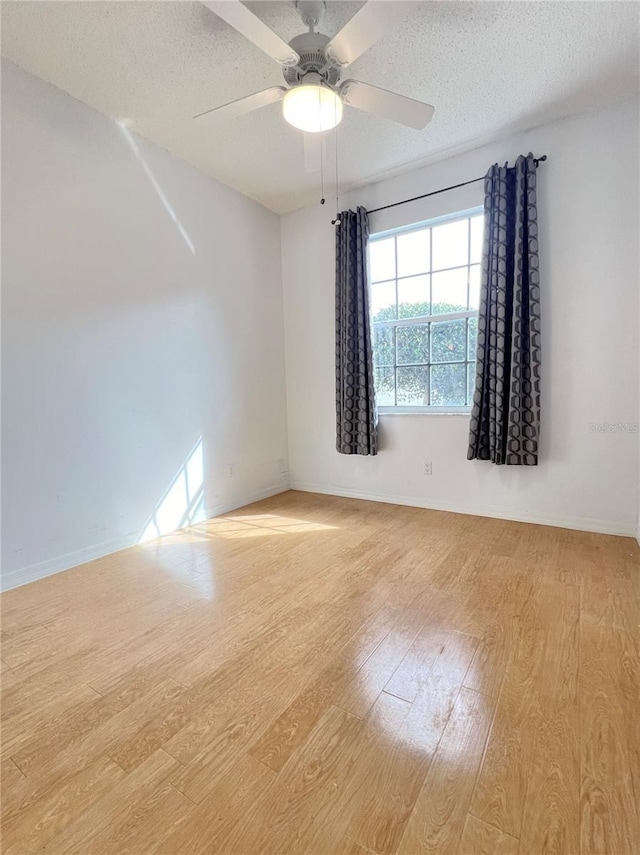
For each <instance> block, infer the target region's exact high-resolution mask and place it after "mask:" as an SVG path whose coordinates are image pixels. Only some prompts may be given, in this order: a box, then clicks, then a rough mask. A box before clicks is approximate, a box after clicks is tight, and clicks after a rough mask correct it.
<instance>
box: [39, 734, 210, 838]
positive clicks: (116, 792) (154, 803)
mask: <svg viewBox="0 0 640 855" xmlns="http://www.w3.org/2000/svg"><path fill="white" fill-rule="evenodd" d="M176 765H177V763H176V761H175V760H174V759H173V758H171V757H169V755H168V754H165V752H163V751H158V752H156V753H155V754H153V755H152V756H151V757H149V758H148V759H147V760H146V761H145V763H143V764H142V765H141V766H139V767H138V768H137V769H136V770H135V771H134V772H132V773H131V774H129V775H125V777H124V779H123V780H122V781H120V782H119V783H118V784H117V785H116V786H115V787H113V788H111V789H110V790H109V791H108V792H107V793H106V795H105V797H104V798H103V799H102V800H101V801H100V802H98V803H97V804H94V805H93V807H92V808H90V809H89V810H88V811H86V812H85V813H84V814H83V815H82V816H81V817H80V818H79V819H78V820H77V821H76V822H73V823H71V825H70V826H69V827H68V828H65V829H64V830H63V831H62V832H61V833H60V834H58V835H56V837H54V838H53V839H52V840H51V841H50V842H49V843H48V845H47V846H46V848H45V851H46V852H64V853H65V855H86V854H87V853H89V852H95V853H98V852H100V853H104V855H106V853H123V852H131V853H133V852H151V851H153V850H154V849H155V848H156V847H157V846H158V845H159V844H160V843H161V842H162V841H163V839H164V838H165V837H168V836H169V834H170V833H174V831H175V829H176V828H177V827H178V826H179V825H180V824H182V823H184V822H186V820H187V819H188V818H189V816H190V813H191V810H192V809H193V804H192V802H190V801H189V800H188V799H187V798H185V796H183V795H182V793H179V792H178V791H177V790H176V789H175V788H174V787H172V786H171V784H169V783H168V781H167V779H168V777H169V776H170V775H171V774H172V772H173V771H174V770H175V768H176Z"/></svg>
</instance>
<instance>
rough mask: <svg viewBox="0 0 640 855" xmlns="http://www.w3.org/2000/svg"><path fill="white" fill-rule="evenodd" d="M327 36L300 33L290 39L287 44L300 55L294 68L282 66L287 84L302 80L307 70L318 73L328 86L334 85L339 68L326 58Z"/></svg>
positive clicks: (338, 76) (338, 75) (337, 79)
mask: <svg viewBox="0 0 640 855" xmlns="http://www.w3.org/2000/svg"><path fill="white" fill-rule="evenodd" d="M329 41H330V39H329V37H328V36H323V35H322V33H301V34H300V35H299V36H295V38H293V39H291V41H290V42H289V46H290V47H292V48H293V49H294V50H295V51H296V53H297V54H298V55H299V56H300V62H299V63H298V65H297V66H296V67H295V68H283V69H282V74H283V76H284V79H285V80H286V81H287V83H288V84H289V86H295V85H296V84H298V83H300V82H302V79H303V77H304V76H305V75H306V74H308V73H309V72H315V73H316V74H319V75H320V77H321V78H322V79H323V80H324V82H325V83H328V84H329V86H335V85H336V84H337V83H338V81H339V80H340V69H339V68H336V67H335V66H334V65H332V64H331V63H330V62H329V60H328V59H327V56H326V53H325V47H326V46H327V45H328V44H329Z"/></svg>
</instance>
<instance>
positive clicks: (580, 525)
mask: <svg viewBox="0 0 640 855" xmlns="http://www.w3.org/2000/svg"><path fill="white" fill-rule="evenodd" d="M290 489H292V490H301V491H302V492H305V493H322V494H324V495H328V496H344V497H345V498H349V499H365V500H367V501H370V502H385V503H387V504H390V505H408V506H409V507H413V508H427V509H428V510H432V511H449V512H450V513H454V514H469V515H471V516H475V517H494V518H496V519H500V520H513V521H514V522H525V523H533V524H535V525H549V526H553V527H555V528H570V529H575V530H576V531H592V532H595V533H597V534H615V535H620V536H622V537H635V536H636V529H635V526H634V525H633V523H629V524H628V525H625V524H624V523H620V522H616V521H614V520H598V519H592V518H590V517H569V516H567V517H564V516H563V517H560V516H546V515H541V514H526V513H513V512H512V511H507V510H504V509H503V508H496V507H492V506H487V507H483V508H477V507H476V508H474V507H469V506H464V505H455V506H454V505H450V504H446V503H442V502H432V501H430V500H423V499H419V498H416V497H414V496H399V495H396V494H395V493H374V492H369V491H366V490H351V489H345V488H344V487H334V486H330V485H327V484H314V483H312V482H308V481H295V480H294V481H292V482H291V488H290ZM639 543H640V540H639Z"/></svg>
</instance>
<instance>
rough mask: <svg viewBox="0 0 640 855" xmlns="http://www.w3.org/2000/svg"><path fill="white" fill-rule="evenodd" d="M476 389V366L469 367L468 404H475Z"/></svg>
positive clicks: (470, 365)
mask: <svg viewBox="0 0 640 855" xmlns="http://www.w3.org/2000/svg"><path fill="white" fill-rule="evenodd" d="M475 387H476V366H475V365H472V364H469V365H467V404H469V406H471V404H473V392H474V390H475Z"/></svg>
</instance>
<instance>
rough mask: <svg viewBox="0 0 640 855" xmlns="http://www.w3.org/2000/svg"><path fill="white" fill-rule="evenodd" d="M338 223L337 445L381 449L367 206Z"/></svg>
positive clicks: (350, 450) (351, 450)
mask: <svg viewBox="0 0 640 855" xmlns="http://www.w3.org/2000/svg"><path fill="white" fill-rule="evenodd" d="M338 220H339V223H338V225H337V226H336V448H337V450H338V452H339V453H340V454H365V455H367V454H377V453H378V419H377V413H376V406H375V395H374V386H373V348H372V342H371V323H370V319H369V273H368V254H367V244H368V240H369V215H368V214H367V211H366V210H365V209H364V208H361V207H359V208H358V209H357V210H356V211H355V212H354V211H343V212H342V213H341V214H340V215H339V216H338Z"/></svg>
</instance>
